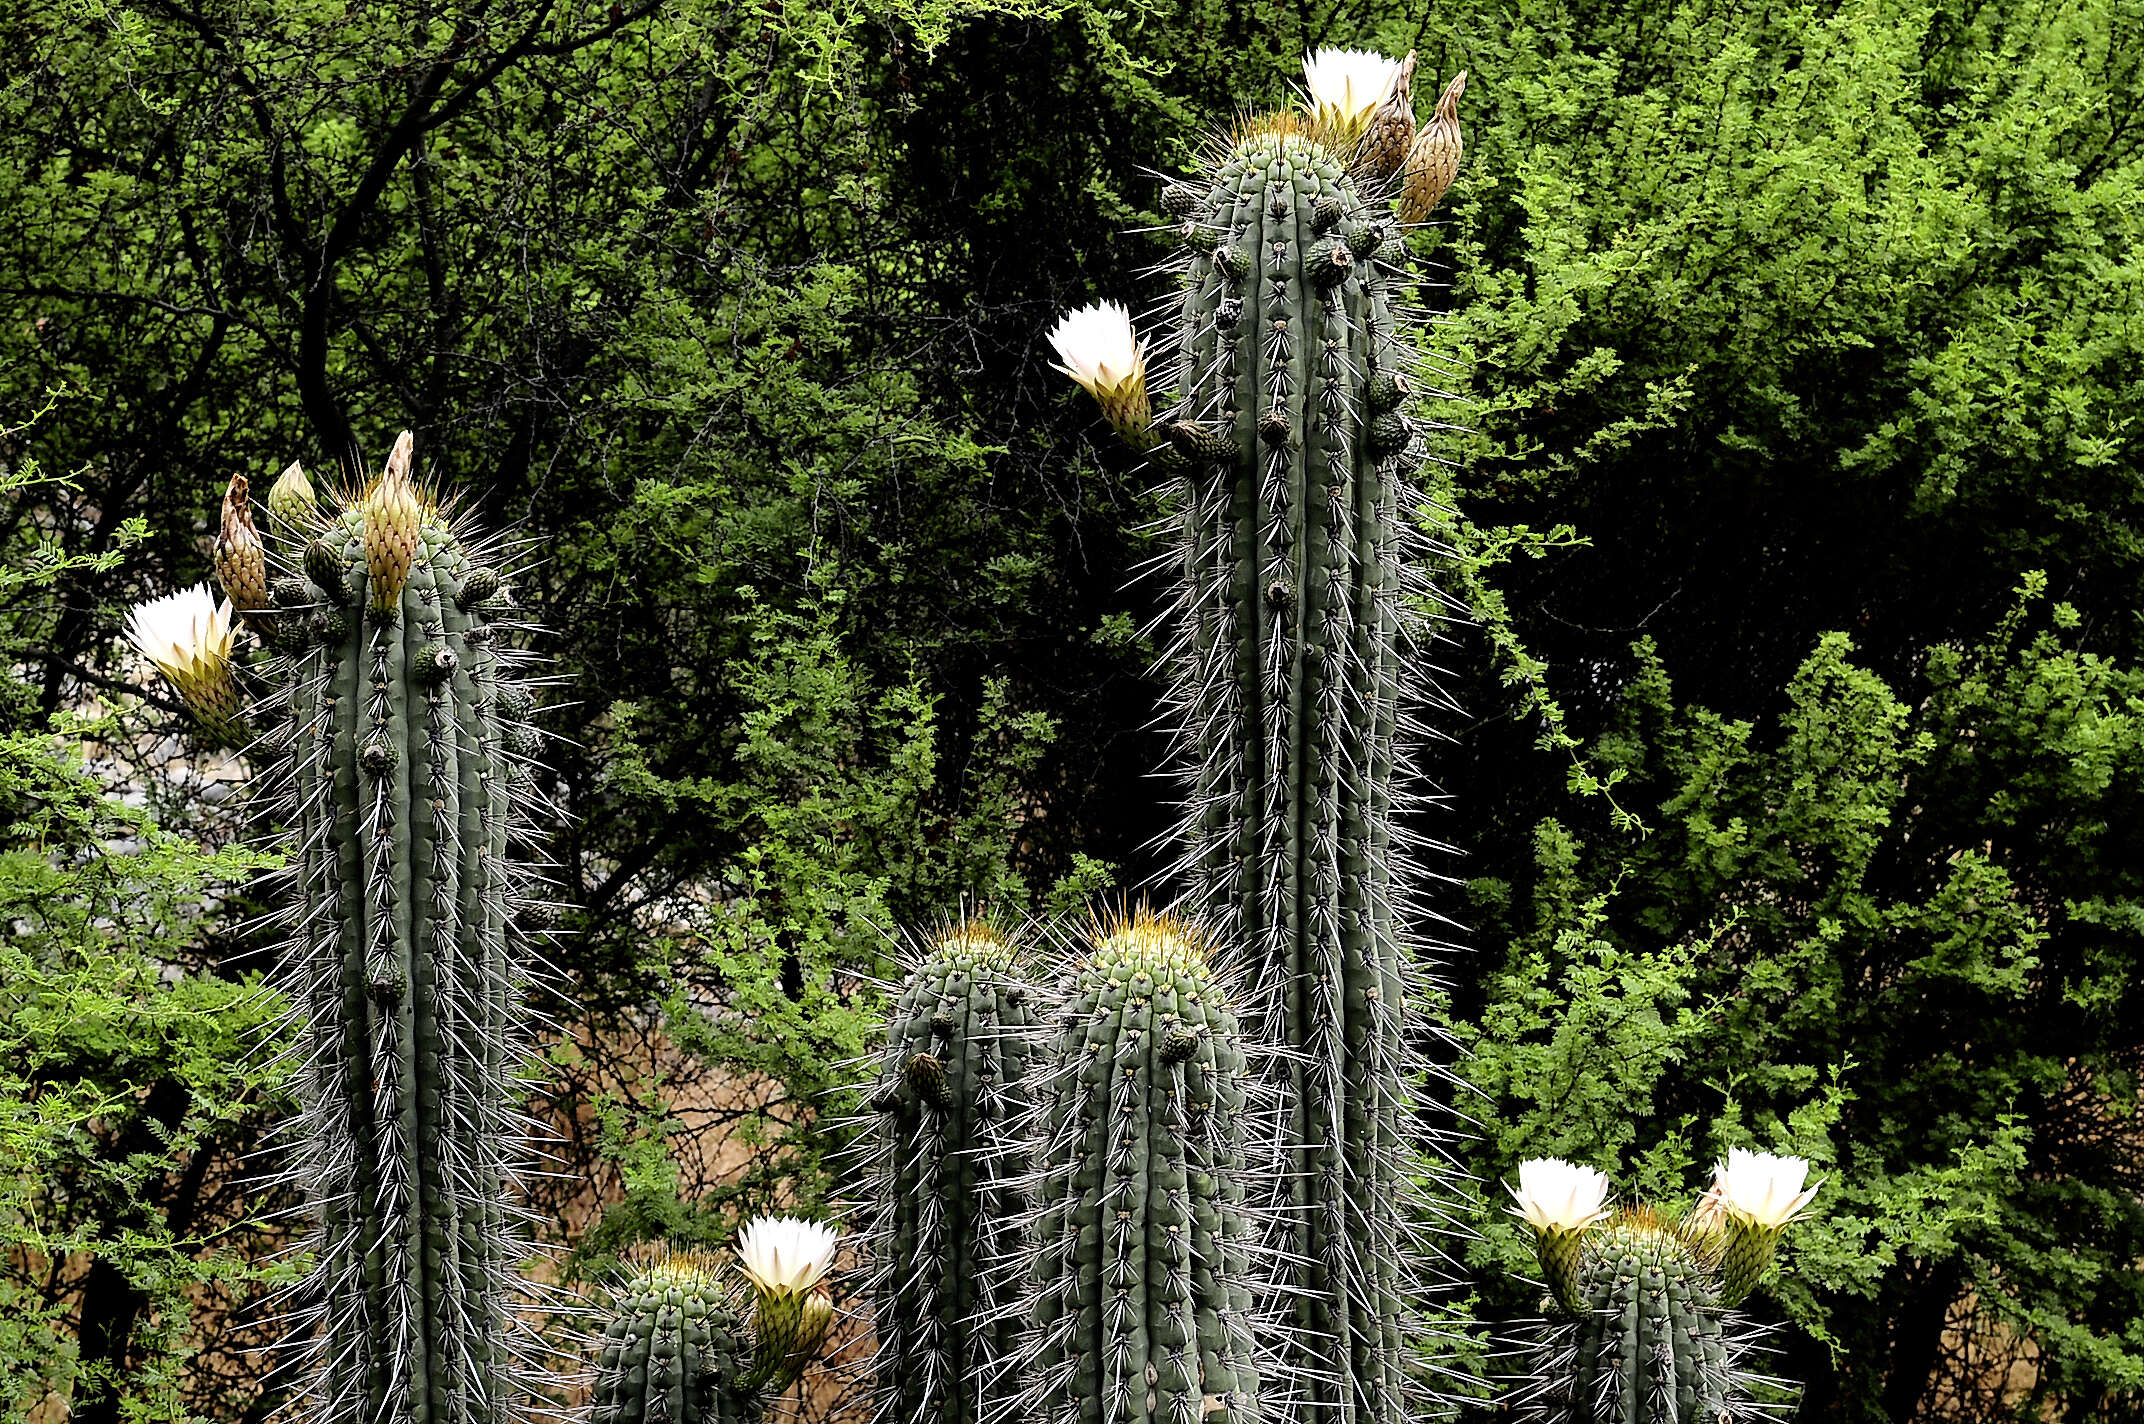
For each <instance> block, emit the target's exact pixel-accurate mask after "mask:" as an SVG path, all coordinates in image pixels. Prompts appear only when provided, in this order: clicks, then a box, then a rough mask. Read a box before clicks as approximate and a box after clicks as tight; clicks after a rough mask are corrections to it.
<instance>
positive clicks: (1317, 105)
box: [1303, 49, 1400, 139]
mask: <svg viewBox="0 0 2144 1424" xmlns="http://www.w3.org/2000/svg"><path fill="white" fill-rule="evenodd" d="M1399 72H1400V61H1398V60H1396V59H1387V58H1386V57H1385V56H1384V55H1381V54H1379V53H1378V52H1377V51H1375V50H1369V49H1321V50H1319V51H1318V52H1317V53H1316V54H1306V55H1304V56H1303V88H1304V89H1305V90H1306V91H1308V93H1309V95H1310V113H1311V117H1312V118H1313V119H1315V120H1316V121H1317V122H1318V124H1319V125H1320V126H1322V127H1328V128H1333V129H1337V130H1338V131H1339V132H1340V134H1341V135H1342V136H1343V137H1346V138H1351V139H1352V138H1356V137H1359V136H1360V135H1361V133H1362V131H1363V129H1364V128H1366V127H1367V126H1368V125H1369V122H1370V115H1371V114H1373V113H1375V112H1376V110H1377V106H1378V105H1379V104H1382V103H1384V102H1385V96H1386V95H1388V94H1390V93H1391V92H1392V81H1393V80H1395V79H1397V78H1398V77H1399Z"/></svg>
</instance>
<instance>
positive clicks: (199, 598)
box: [127, 583, 245, 742]
mask: <svg viewBox="0 0 2144 1424" xmlns="http://www.w3.org/2000/svg"><path fill="white" fill-rule="evenodd" d="M127 641H128V642H130V643H132V644H133V645H134V646H135V648H137V649H138V650H140V652H141V655H142V656H143V657H145V658H147V659H148V660H149V661H150V662H151V663H153V664H155V666H156V670H157V671H158V672H160V673H162V674H163V675H164V676H165V678H166V679H168V680H169V681H170V683H171V685H172V686H173V687H174V688H176V689H178V693H179V696H180V698H181V699H183V700H184V701H185V703H186V705H187V707H188V708H189V709H190V710H191V711H192V712H193V714H194V716H196V717H197V718H199V719H200V721H201V724H202V726H204V727H205V728H207V729H208V730H209V731H210V732H211V733H213V734H214V735H215V736H216V737H217V738H218V739H219V740H222V741H226V742H240V741H244V740H245V729H244V725H243V723H242V722H241V720H240V716H239V709H240V706H241V704H242V703H243V701H244V699H243V698H242V697H241V696H240V694H239V690H238V679H237V677H236V675H235V674H234V672H233V670H232V667H231V603H230V600H228V599H226V600H225V601H224V602H223V603H222V604H221V605H218V604H217V603H216V601H215V599H214V597H213V596H212V595H211V594H210V593H209V591H208V585H207V584H205V583H203V584H196V585H194V586H193V587H192V588H190V589H187V590H185V591H184V592H182V593H173V594H166V595H165V596H164V597H162V598H152V599H150V600H148V601H147V602H145V603H137V604H136V605H134V609H133V611H132V613H131V614H130V615H129V616H128V618H127Z"/></svg>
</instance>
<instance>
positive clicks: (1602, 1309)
mask: <svg viewBox="0 0 2144 1424" xmlns="http://www.w3.org/2000/svg"><path fill="white" fill-rule="evenodd" d="M1581 1241H1582V1243H1583V1245H1582V1250H1581V1255H1580V1260H1579V1266H1578V1295H1579V1298H1580V1299H1581V1300H1582V1301H1583V1302H1584V1303H1585V1305H1586V1306H1587V1314H1586V1315H1585V1316H1584V1317H1583V1318H1581V1319H1578V1320H1575V1321H1560V1322H1552V1323H1550V1324H1549V1325H1547V1326H1546V1327H1544V1328H1543V1329H1542V1330H1541V1331H1539V1332H1538V1333H1537V1335H1536V1337H1535V1338H1534V1339H1533V1340H1532V1341H1531V1342H1530V1353H1531V1356H1532V1358H1531V1360H1530V1362H1529V1367H1528V1374H1527V1376H1526V1377H1525V1383H1526V1388H1525V1389H1524V1390H1523V1391H1522V1393H1521V1395H1520V1397H1519V1399H1518V1401H1517V1404H1518V1408H1517V1411H1516V1412H1517V1413H1518V1416H1519V1417H1520V1418H1521V1419H1522V1420H1525V1421H1527V1424H1734V1421H1738V1420H1755V1419H1764V1418H1771V1417H1783V1416H1784V1415H1785V1414H1786V1413H1788V1412H1791V1398H1792V1397H1791V1394H1790V1393H1788V1392H1787V1391H1786V1390H1785V1388H1784V1387H1783V1386H1782V1385H1781V1382H1779V1381H1777V1380H1772V1379H1769V1378H1766V1377H1764V1376H1760V1375H1756V1374H1753V1373H1751V1372H1750V1371H1748V1370H1747V1369H1745V1368H1744V1363H1745V1361H1746V1360H1747V1359H1748V1358H1749V1356H1750V1355H1751V1354H1752V1353H1754V1352H1755V1351H1756V1350H1758V1349H1759V1348H1761V1346H1760V1344H1759V1341H1760V1338H1761V1332H1759V1331H1757V1330H1755V1329H1752V1328H1751V1327H1750V1326H1749V1324H1748V1323H1747V1321H1746V1320H1745V1319H1744V1318H1743V1317H1741V1316H1740V1315H1738V1314H1736V1313H1735V1312H1733V1311H1729V1310H1726V1309H1724V1308H1723V1307H1722V1306H1721V1304H1720V1294H1719V1284H1720V1283H1719V1272H1718V1264H1717V1261H1716V1260H1715V1259H1714V1257H1715V1255H1716V1241H1715V1239H1714V1238H1712V1237H1709V1236H1707V1235H1706V1234H1704V1233H1703V1232H1701V1231H1698V1230H1696V1229H1695V1228H1693V1227H1691V1226H1689V1225H1688V1224H1668V1223H1665V1222H1663V1221H1662V1220H1661V1219H1660V1218H1659V1217H1658V1216H1656V1215H1655V1214H1654V1213H1652V1212H1651V1211H1649V1210H1647V1209H1645V1208H1638V1209H1635V1210H1629V1211H1624V1212H1620V1213H1618V1214H1617V1215H1616V1216H1615V1217H1613V1218H1611V1219H1610V1220H1609V1221H1607V1222H1605V1223H1603V1224H1602V1225H1600V1226H1598V1227H1595V1228H1593V1229H1591V1230H1589V1231H1587V1232H1586V1233H1585V1234H1584V1236H1583V1237H1582V1238H1581Z"/></svg>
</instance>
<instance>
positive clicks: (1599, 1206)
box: [1504, 1157, 1608, 1231]
mask: <svg viewBox="0 0 2144 1424" xmlns="http://www.w3.org/2000/svg"><path fill="white" fill-rule="evenodd" d="M1504 1190H1505V1191H1507V1192H1510V1193H1511V1195H1512V1198H1513V1200H1515V1201H1517V1202H1518V1205H1517V1206H1515V1207H1513V1208H1512V1209H1511V1211H1512V1214H1513V1215H1514V1216H1523V1217H1525V1218H1526V1222H1527V1224H1528V1225H1529V1226H1531V1227H1533V1229H1534V1230H1536V1231H1583V1230H1584V1229H1585V1228H1587V1227H1588V1226H1591V1225H1592V1224H1593V1223H1594V1222H1596V1221H1599V1220H1600V1219H1601V1218H1602V1217H1604V1216H1606V1215H1607V1214H1608V1174H1607V1173H1606V1172H1600V1171H1596V1170H1594V1169H1593V1168H1591V1167H1581V1166H1578V1165H1577V1164H1576V1163H1573V1162H1566V1161H1564V1160H1563V1159H1562V1158H1560V1157H1536V1158H1534V1159H1532V1160H1531V1161H1527V1162H1521V1163H1520V1164H1519V1184H1518V1185H1517V1186H1516V1187H1514V1186H1512V1185H1510V1184H1509V1183H1508V1182H1507V1183H1506V1184H1505V1186H1504Z"/></svg>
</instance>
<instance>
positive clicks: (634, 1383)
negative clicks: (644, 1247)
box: [589, 1252, 766, 1424]
mask: <svg viewBox="0 0 2144 1424" xmlns="http://www.w3.org/2000/svg"><path fill="white" fill-rule="evenodd" d="M725 1270H726V1267H725V1265H724V1263H723V1262H721V1261H719V1260H717V1259H716V1258H714V1257H712V1256H707V1255H703V1254H701V1253H698V1252H673V1253H671V1254H669V1255H667V1256H665V1257H664V1258H663V1259H661V1260H659V1261H657V1262H655V1263H654V1264H653V1265H651V1266H649V1267H648V1268H647V1269H646V1270H644V1271H642V1272H641V1273H640V1274H639V1275H637V1276H635V1277H634V1278H633V1279H632V1280H631V1281H630V1282H629V1283H628V1284H627V1285H626V1287H625V1289H624V1290H623V1291H622V1292H620V1293H619V1296H618V1300H617V1304H616V1306H615V1308H614V1309H613V1311H612V1314H611V1318H610V1320H609V1322H608V1323H607V1324H606V1325H605V1326H604V1327H603V1343H602V1347H601V1353H600V1354H599V1355H598V1357H597V1364H596V1389H595V1407H594V1409H593V1411H592V1412H591V1413H590V1415H589V1424H657V1421H661V1424H759V1420H760V1419H761V1418H762V1417H763V1416H764V1414H765V1413H766V1392H765V1391H764V1390H762V1389H755V1388H745V1387H742V1386H741V1384H740V1381H741V1380H743V1378H744V1377H745V1376H746V1375H747V1374H748V1373H749V1371H750V1369H751V1366H752V1342H751V1338H750V1333H749V1331H748V1330H747V1329H746V1327H745V1324H744V1319H743V1317H742V1315H741V1314H740V1313H739V1310H738V1307H737V1303H736V1300H735V1299H734V1297H735V1294H736V1293H735V1292H734V1291H732V1290H726V1289H724V1288H723V1286H722V1284H721V1282H722V1281H723V1280H724V1279H725V1274H724V1273H725Z"/></svg>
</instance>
